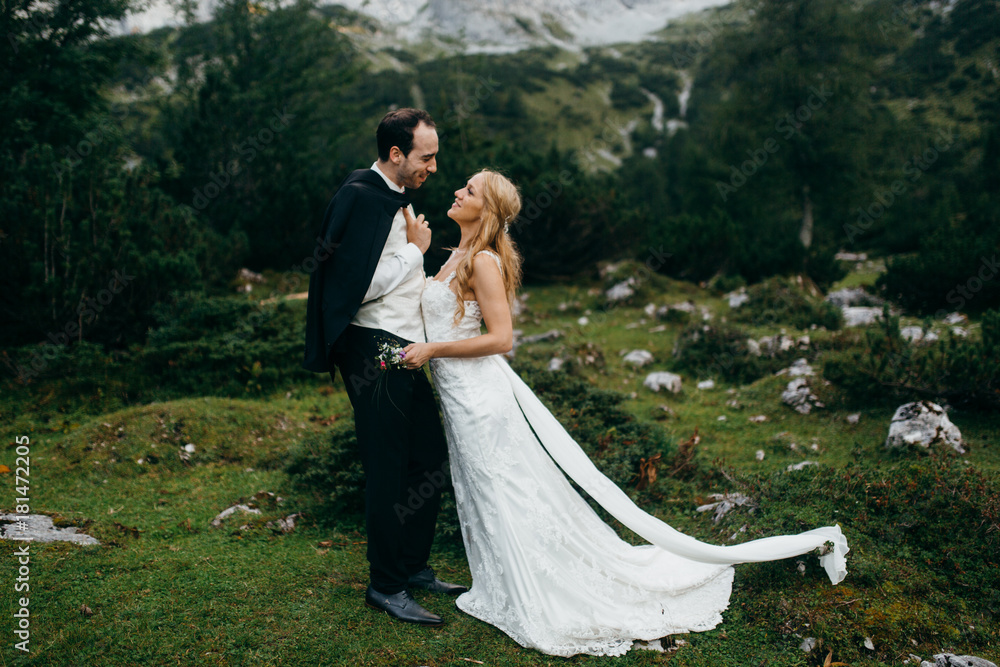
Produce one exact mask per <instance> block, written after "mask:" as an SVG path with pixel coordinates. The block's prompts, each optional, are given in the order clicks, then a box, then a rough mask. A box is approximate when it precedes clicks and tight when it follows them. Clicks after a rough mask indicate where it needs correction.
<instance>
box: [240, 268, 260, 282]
mask: <svg viewBox="0 0 1000 667" xmlns="http://www.w3.org/2000/svg"><path fill="white" fill-rule="evenodd" d="M236 279H237V280H239V281H240V282H244V283H262V282H264V276H262V275H261V274H259V273H254V272H253V271H251V270H250V269H247V268H243V269H240V272H239V273H238V274H236Z"/></svg>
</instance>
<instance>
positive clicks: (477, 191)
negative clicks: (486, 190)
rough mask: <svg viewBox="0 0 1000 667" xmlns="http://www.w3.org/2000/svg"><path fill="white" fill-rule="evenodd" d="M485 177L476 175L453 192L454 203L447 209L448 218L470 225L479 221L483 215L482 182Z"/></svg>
mask: <svg viewBox="0 0 1000 667" xmlns="http://www.w3.org/2000/svg"><path fill="white" fill-rule="evenodd" d="M485 180H486V177H485V176H483V175H482V174H476V175H475V176H473V177H472V178H471V179H469V182H468V183H466V184H465V187H464V188H462V189H461V190H456V191H455V203H454V204H452V205H451V208H450V209H448V217H449V218H451V219H452V220H454V221H455V222H457V223H459V224H462V223H470V222H476V221H477V220H479V218H480V216H481V215H482V213H483V203H484V202H483V187H482V186H483V181H485Z"/></svg>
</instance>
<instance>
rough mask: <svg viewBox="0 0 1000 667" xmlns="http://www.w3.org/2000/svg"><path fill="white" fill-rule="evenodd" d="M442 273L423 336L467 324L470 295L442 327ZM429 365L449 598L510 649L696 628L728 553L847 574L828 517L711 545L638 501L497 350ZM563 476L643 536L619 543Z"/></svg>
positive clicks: (447, 333)
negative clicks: (457, 536)
mask: <svg viewBox="0 0 1000 667" xmlns="http://www.w3.org/2000/svg"><path fill="white" fill-rule="evenodd" d="M488 254H491V255H492V253H488ZM494 259H496V257H495V256H494ZM498 264H499V260H498ZM453 278H454V273H452V275H450V276H449V277H448V279H447V280H445V281H443V282H441V281H435V280H428V281H427V284H426V286H425V288H424V295H423V298H422V308H423V316H424V326H425V328H426V331H427V339H428V340H429V341H454V340H463V339H466V338H471V337H473V336H478V335H479V334H480V326H481V324H482V315H481V312H480V310H479V305H478V303H476V302H475V301H467V302H466V304H465V305H466V311H465V315H464V317H463V318H462V320H461V321H460V322H458V323H457V324H455V323H454V314H455V305H456V302H455V299H456V297H455V294H454V293H453V292H452V291H451V289H450V287H449V283H450V282H451V280H452V279H453ZM430 366H431V372H432V375H433V378H434V383H435V386H436V388H437V390H438V393H439V395H440V398H441V409H442V413H443V416H444V427H445V434H446V436H447V440H448V453H449V457H450V460H451V477H452V482H453V484H454V487H455V500H456V504H457V508H458V516H459V521H460V524H461V530H462V538H463V541H464V543H465V549H466V554H467V556H468V559H469V567H470V571H471V573H472V582H473V583H472V587H471V589H470V590H469V592H467V593H464V594H463V595H461V596H459V597H458V598H457V600H456V604H457V605H458V607H459V608H460V609H461V610H462V611H464V612H466V613H467V614H470V615H472V616H474V617H476V618H478V619H480V620H482V621H485V622H486V623H489V624H491V625H494V626H496V627H497V628H499V629H501V630H502V631H504V632H505V633H507V634H508V635H509V636H510V637H511V638H513V639H514V640H515V641H516V642H518V643H519V644H521V645H522V646H525V647H530V648H535V649H537V650H539V651H542V652H544V653H548V654H551V655H558V656H571V655H575V654H578V653H584V654H590V655H622V654H624V653H625V652H627V651H628V650H629V649H630V648H631V647H632V645H633V642H634V640H647V641H649V640H653V639H658V638H661V637H665V636H667V635H671V634H677V633H686V632H696V631H703V630H709V629H711V628H713V627H715V626H716V625H718V624H719V623H720V622H721V621H722V616H721V612H722V611H723V610H724V609H725V608H726V607H727V606H728V604H729V596H730V593H731V590H732V582H733V568H732V565H733V564H735V563H745V562H754V561H765V560H777V559H781V558H787V557H789V556H795V555H799V554H803V553H806V552H809V551H812V550H814V549H817V548H820V549H821V551H825V553H824V555H822V556H821V557H820V562H821V564H822V565H823V567H824V568H825V569H826V572H827V574H828V575H829V577H830V580H831V581H832V582H833V583H838V582H840V581H841V580H842V579H843V578H844V576H845V575H846V573H847V567H846V554H847V552H848V551H849V549H848V546H847V540H846V539H845V537H844V536H843V534H842V533H841V531H840V527H839V526H831V527H825V528H818V529H816V530H811V531H808V532H805V533H801V534H798V535H784V536H778V537H769V538H764V539H759V540H754V541H752V542H747V543H744V544H739V545H735V546H715V545H711V544H707V543H704V542H700V541H698V540H696V539H694V538H692V537H690V536H687V535H684V534H683V533H680V532H678V531H676V530H674V529H673V528H671V527H670V526H668V525H667V524H665V523H663V522H662V521H660V520H659V519H657V518H655V517H653V516H651V515H649V514H647V513H646V512H644V511H642V510H641V509H640V508H638V507H637V506H636V505H635V504H634V503H633V502H632V501H631V500H630V499H629V497H628V496H627V495H626V494H625V493H624V492H623V491H622V490H621V489H619V488H618V487H617V486H616V485H615V484H614V483H613V482H612V481H611V480H609V479H608V478H607V477H605V476H604V475H603V474H601V473H600V471H598V470H597V468H596V467H595V466H594V464H593V463H592V462H591V461H590V459H589V458H588V457H587V455H586V453H585V452H584V451H583V450H582V449H581V448H580V446H579V445H578V444H577V443H576V442H575V441H574V440H573V439H572V437H570V435H569V434H568V433H567V432H566V430H565V429H564V428H563V427H562V425H561V424H559V422H558V421H557V420H556V419H555V417H553V416H552V414H551V413H550V412H549V411H548V410H547V409H546V408H545V406H544V405H543V404H542V403H541V402H540V401H539V400H538V398H537V397H536V396H535V395H534V393H533V392H532V391H531V389H530V388H528V386H527V385H525V384H524V382H523V381H521V379H520V378H519V377H518V376H517V374H516V373H514V372H513V371H512V370H511V368H510V366H508V365H507V363H506V361H504V360H503V359H502V358H501V357H500V356H490V357H481V358H475V359H452V358H443V359H433V360H431V363H430ZM564 473H565V474H564ZM567 476H568V477H570V478H571V479H572V480H573V481H575V482H576V483H577V484H579V486H580V487H581V488H582V489H584V490H585V491H586V492H587V493H588V494H589V495H590V496H591V497H592V498H593V499H594V500H595V501H596V502H597V503H598V504H599V505H600V506H601V507H603V508H604V509H605V510H607V511H608V512H609V513H610V514H611V515H612V516H614V517H615V518H616V519H618V520H619V521H621V522H622V523H623V524H624V525H625V526H627V527H628V528H630V529H631V530H633V531H634V532H635V533H636V534H638V535H640V536H641V537H642V538H644V539H645V540H648V541H649V542H650V544H648V545H642V546H633V545H630V544H628V543H627V542H625V541H624V540H622V539H620V538H619V537H618V536H617V534H616V533H615V532H614V530H613V529H612V528H611V527H610V526H608V525H607V524H606V523H604V522H603V521H602V520H601V518H600V517H599V516H598V515H597V514H596V513H595V512H594V510H593V509H592V508H591V507H590V505H589V504H588V503H587V502H586V501H585V500H584V499H583V498H582V497H581V496H580V495H579V494H578V493H577V492H576V490H574V489H573V487H572V486H571V485H570V483H569V481H568V480H567V479H566V477H567Z"/></svg>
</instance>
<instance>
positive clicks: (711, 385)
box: [698, 380, 715, 390]
mask: <svg viewBox="0 0 1000 667" xmlns="http://www.w3.org/2000/svg"><path fill="white" fill-rule="evenodd" d="M698 389H702V390H705V389H715V380H702V381H701V382H699V383H698Z"/></svg>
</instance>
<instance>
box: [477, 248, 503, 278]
mask: <svg viewBox="0 0 1000 667" xmlns="http://www.w3.org/2000/svg"><path fill="white" fill-rule="evenodd" d="M487 258H492V261H490V259H487ZM494 265H495V266H496V267H497V268H498V269H499V270H500V273H501V274H503V264H501V263H500V256H499V255H497V254H496V253H495V252H493V251H492V250H480V251H479V252H477V253H476V256H475V257H473V258H472V266H473V269H478V268H482V267H485V266H494Z"/></svg>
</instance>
